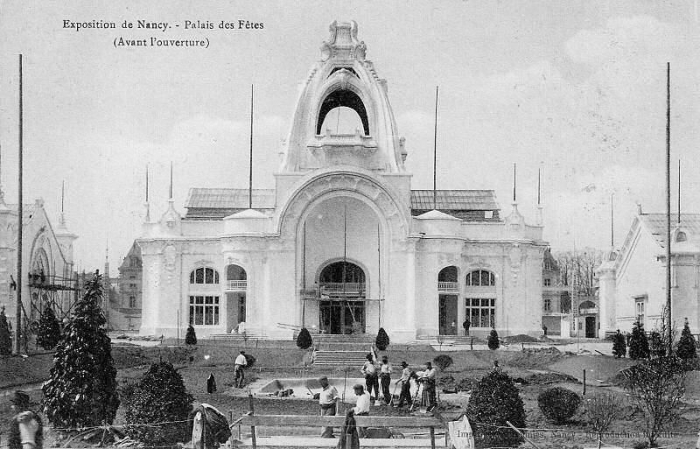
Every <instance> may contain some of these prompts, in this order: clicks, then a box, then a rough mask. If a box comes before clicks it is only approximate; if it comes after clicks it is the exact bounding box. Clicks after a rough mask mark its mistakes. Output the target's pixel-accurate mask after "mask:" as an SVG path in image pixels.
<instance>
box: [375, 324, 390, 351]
mask: <svg viewBox="0 0 700 449" xmlns="http://www.w3.org/2000/svg"><path fill="white" fill-rule="evenodd" d="M374 344H375V345H377V349H379V350H380V351H386V348H387V346H389V335H387V333H386V331H385V330H384V328H383V327H380V328H379V332H377V338H375V340H374Z"/></svg>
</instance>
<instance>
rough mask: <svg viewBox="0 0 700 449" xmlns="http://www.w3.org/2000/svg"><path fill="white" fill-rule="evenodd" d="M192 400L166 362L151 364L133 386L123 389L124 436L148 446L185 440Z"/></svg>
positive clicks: (170, 365)
mask: <svg viewBox="0 0 700 449" xmlns="http://www.w3.org/2000/svg"><path fill="white" fill-rule="evenodd" d="M193 400H194V398H193V397H192V395H190V394H189V393H188V392H187V390H186V389H185V383H184V382H183V380H182V376H180V373H178V372H177V371H176V370H175V368H174V367H173V365H172V364H171V363H170V362H160V363H154V364H152V365H151V367H150V368H149V370H148V371H147V372H146V373H145V374H144V375H143V377H142V378H141V380H140V381H139V382H138V383H137V384H136V385H131V386H128V387H127V388H125V391H124V411H125V413H124V417H125V419H126V433H127V434H128V435H129V436H131V437H132V438H135V439H137V440H139V441H141V442H142V443H146V444H148V445H152V444H163V443H175V442H178V441H186V440H187V439H188V436H189V435H188V432H189V431H191V428H188V424H187V418H188V415H189V413H190V411H191V410H192V401H193ZM144 424H147V425H144Z"/></svg>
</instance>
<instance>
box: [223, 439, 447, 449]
mask: <svg viewBox="0 0 700 449" xmlns="http://www.w3.org/2000/svg"><path fill="white" fill-rule="evenodd" d="M337 445H338V438H337V437H336V438H319V437H302V436H272V437H258V438H256V446H257V447H259V448H267V447H270V448H276V449H297V448H300V447H303V448H309V449H321V448H324V449H325V448H329V447H330V448H334V447H336V446H337ZM435 446H436V447H445V439H444V438H437V437H436V438H435ZM231 447H232V448H251V447H253V442H252V440H251V439H250V438H246V439H245V440H243V441H242V442H240V444H234V445H232V446H231ZM360 447H362V448H363V449H375V448H376V449H383V448H394V447H410V448H414V449H430V448H431V447H432V446H431V444H430V440H429V439H427V438H420V439H419V438H415V439H414V438H386V439H380V438H361V439H360Z"/></svg>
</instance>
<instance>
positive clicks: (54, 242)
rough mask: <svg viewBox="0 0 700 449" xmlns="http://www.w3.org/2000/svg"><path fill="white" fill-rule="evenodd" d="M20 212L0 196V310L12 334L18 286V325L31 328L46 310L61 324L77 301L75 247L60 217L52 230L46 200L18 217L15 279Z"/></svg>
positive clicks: (72, 235) (74, 238) (29, 205)
mask: <svg viewBox="0 0 700 449" xmlns="http://www.w3.org/2000/svg"><path fill="white" fill-rule="evenodd" d="M18 224H19V223H18V208H17V205H13V204H10V205H7V204H5V202H4V200H3V199H2V192H0V308H4V309H5V314H6V315H7V319H8V321H9V322H10V323H11V325H12V327H13V331H14V330H16V323H15V314H16V309H17V304H16V298H17V297H16V294H17V291H16V286H17V284H18V283H21V284H22V288H21V290H22V317H23V320H22V326H23V327H27V326H28V327H30V328H34V326H36V324H37V323H38V321H39V317H40V315H41V312H42V311H43V310H44V308H45V307H52V308H53V309H54V312H56V315H57V317H58V318H59V319H60V320H61V319H64V318H67V317H68V316H70V313H71V308H72V306H73V304H74V303H75V300H76V294H77V290H76V286H77V277H76V275H75V273H74V269H73V242H74V241H75V240H76V239H77V236H76V235H75V234H73V233H72V232H70V231H69V230H68V229H67V228H66V221H65V218H64V216H63V214H61V216H60V218H59V221H58V226H56V227H55V228H54V226H53V225H52V223H51V221H50V220H49V217H48V215H47V213H46V210H45V209H44V201H43V200H41V199H38V200H36V201H35V203H34V204H25V205H24V206H23V213H22V228H23V229H22V278H21V279H18V278H17V242H18V232H17V229H18Z"/></svg>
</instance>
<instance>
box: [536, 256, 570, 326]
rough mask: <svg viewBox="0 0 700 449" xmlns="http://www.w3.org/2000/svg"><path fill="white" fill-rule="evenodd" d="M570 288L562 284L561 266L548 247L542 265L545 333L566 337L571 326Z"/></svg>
mask: <svg viewBox="0 0 700 449" xmlns="http://www.w3.org/2000/svg"><path fill="white" fill-rule="evenodd" d="M570 292H571V289H570V288H569V287H567V286H564V285H562V282H561V268H560V267H559V264H558V263H557V260H556V259H555V258H554V256H552V252H551V250H550V249H549V248H547V250H546V251H545V253H544V261H543V265H542V326H543V327H546V328H547V335H558V336H562V337H567V336H569V335H570V330H571V326H572V324H571V323H572V314H571V294H570Z"/></svg>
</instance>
